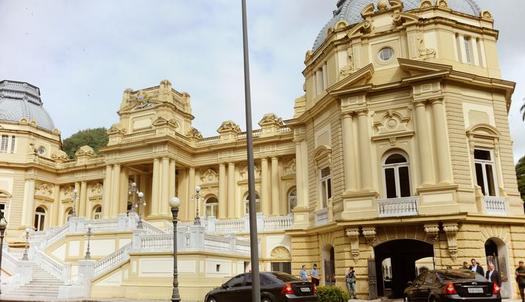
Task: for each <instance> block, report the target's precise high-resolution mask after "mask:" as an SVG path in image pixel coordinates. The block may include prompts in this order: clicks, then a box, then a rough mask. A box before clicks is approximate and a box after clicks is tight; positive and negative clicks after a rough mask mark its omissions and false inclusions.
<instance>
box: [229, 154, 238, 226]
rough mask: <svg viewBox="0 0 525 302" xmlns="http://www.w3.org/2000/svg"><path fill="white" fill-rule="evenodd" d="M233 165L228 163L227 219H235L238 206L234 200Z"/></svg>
mask: <svg viewBox="0 0 525 302" xmlns="http://www.w3.org/2000/svg"><path fill="white" fill-rule="evenodd" d="M235 199H236V198H235V164H234V163H228V218H230V219H231V218H236V217H237V213H238V211H237V209H238V205H237V203H236V200H235Z"/></svg>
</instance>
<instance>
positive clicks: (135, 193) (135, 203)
mask: <svg viewBox="0 0 525 302" xmlns="http://www.w3.org/2000/svg"><path fill="white" fill-rule="evenodd" d="M129 194H130V195H131V196H132V201H131V203H132V204H131V212H134V213H137V215H138V216H139V220H138V222H137V229H142V227H143V225H142V217H141V216H140V204H141V203H142V207H143V208H145V207H146V201H145V200H144V193H142V192H140V191H139V190H138V189H137V184H136V183H134V182H132V183H131V185H130V189H129ZM137 197H138V198H139V200H137Z"/></svg>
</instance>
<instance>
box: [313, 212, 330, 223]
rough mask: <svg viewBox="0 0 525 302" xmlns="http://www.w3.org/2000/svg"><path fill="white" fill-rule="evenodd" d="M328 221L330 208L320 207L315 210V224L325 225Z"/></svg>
mask: <svg viewBox="0 0 525 302" xmlns="http://www.w3.org/2000/svg"><path fill="white" fill-rule="evenodd" d="M327 223H328V209H327V208H324V209H320V210H317V211H315V225H323V224H327Z"/></svg>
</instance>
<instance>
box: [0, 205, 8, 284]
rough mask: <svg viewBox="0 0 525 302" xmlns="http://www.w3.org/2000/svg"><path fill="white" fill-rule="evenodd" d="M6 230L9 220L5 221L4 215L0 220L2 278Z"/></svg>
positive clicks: (0, 265)
mask: <svg viewBox="0 0 525 302" xmlns="http://www.w3.org/2000/svg"><path fill="white" fill-rule="evenodd" d="M6 228H7V220H5V217H4V215H2V218H0V277H1V274H2V254H3V252H4V233H5V229H6ZM0 284H2V282H1V281H0ZM0 294H2V291H1V289H0Z"/></svg>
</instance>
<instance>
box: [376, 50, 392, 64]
mask: <svg viewBox="0 0 525 302" xmlns="http://www.w3.org/2000/svg"><path fill="white" fill-rule="evenodd" d="M378 56H379V59H380V60H381V61H383V62H387V61H390V59H392V58H393V57H394V49H393V48H392V47H384V48H382V49H381V50H380V51H379V53H378Z"/></svg>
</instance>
